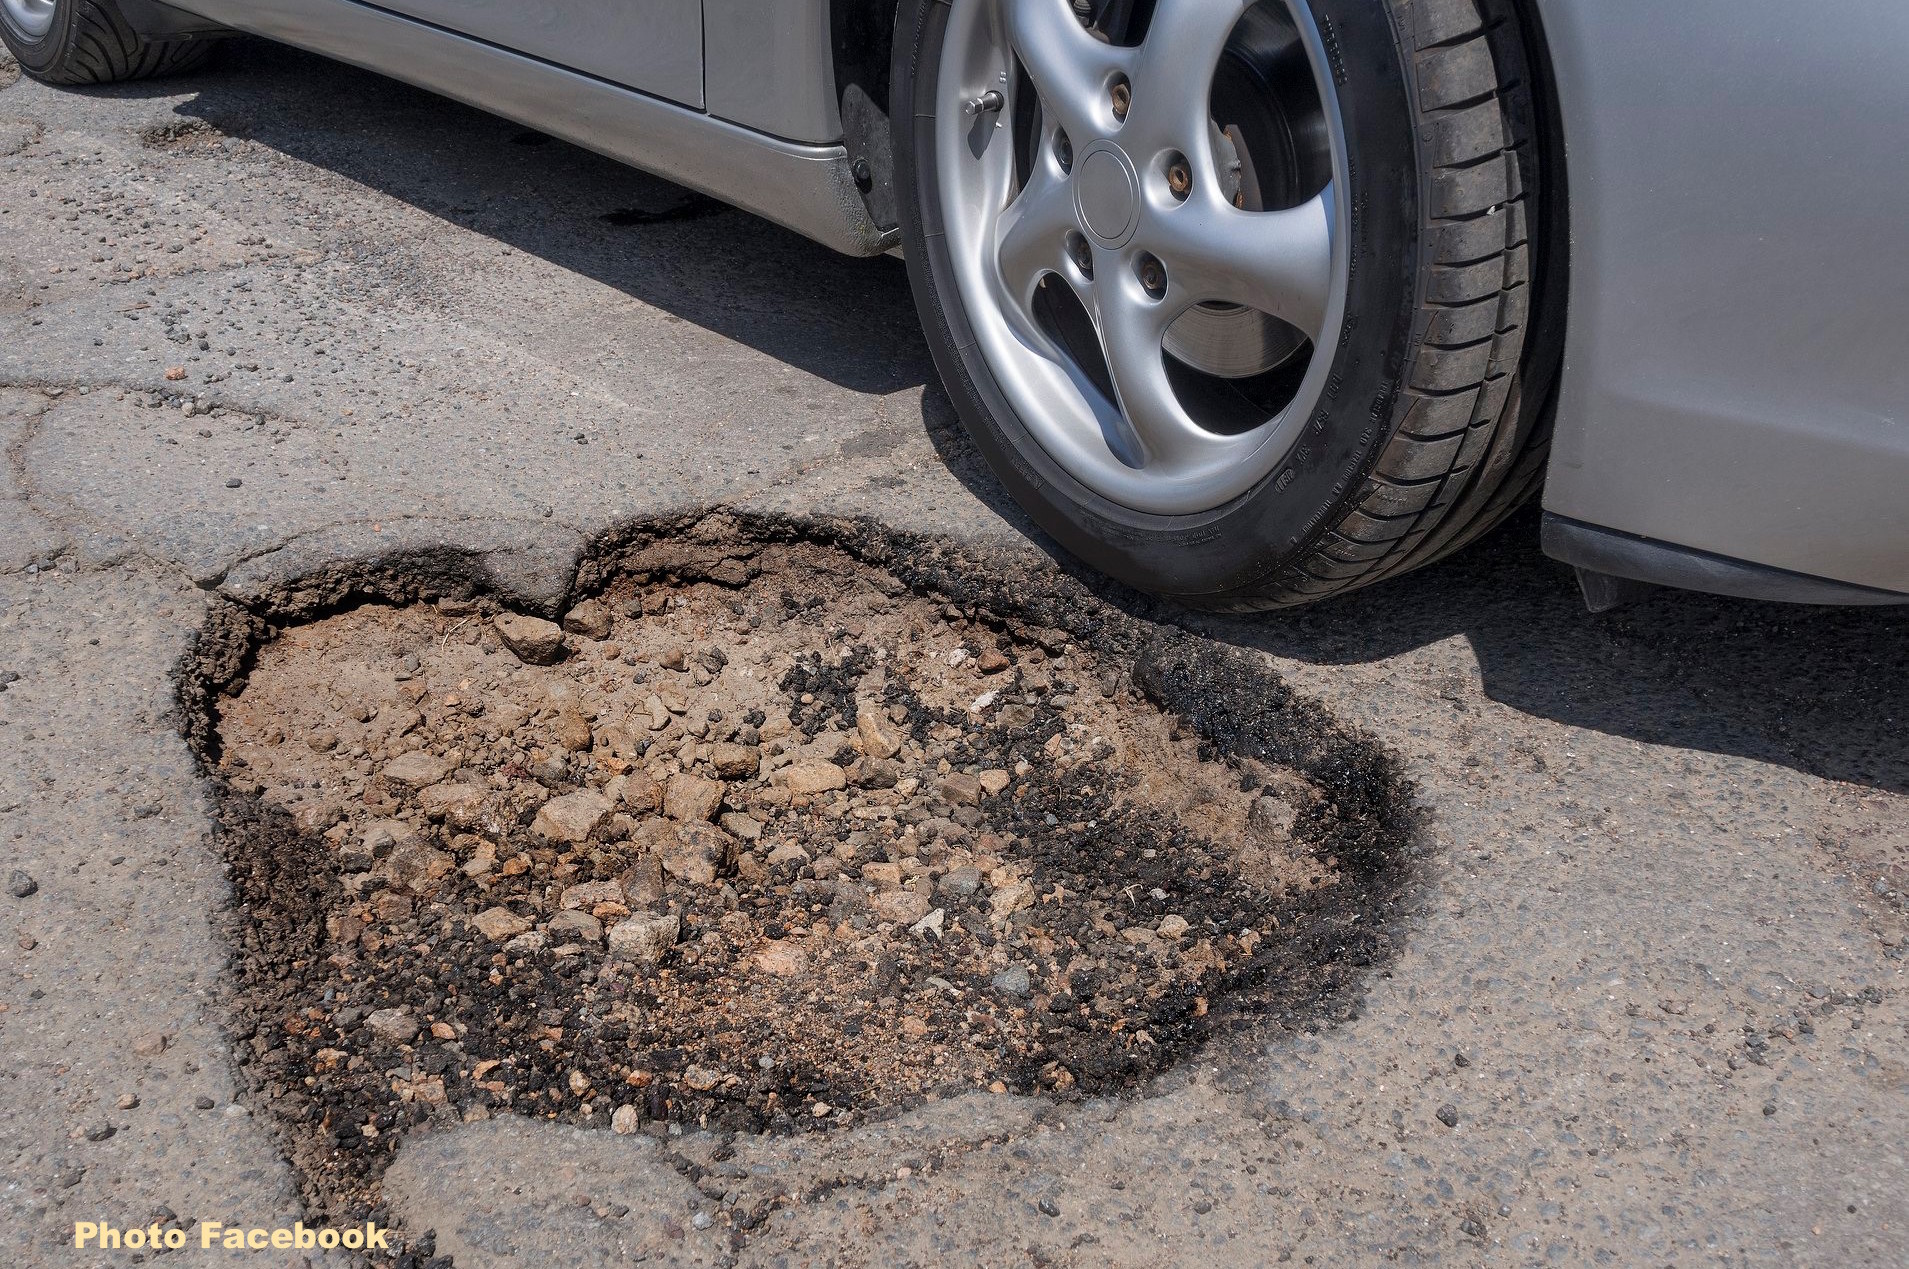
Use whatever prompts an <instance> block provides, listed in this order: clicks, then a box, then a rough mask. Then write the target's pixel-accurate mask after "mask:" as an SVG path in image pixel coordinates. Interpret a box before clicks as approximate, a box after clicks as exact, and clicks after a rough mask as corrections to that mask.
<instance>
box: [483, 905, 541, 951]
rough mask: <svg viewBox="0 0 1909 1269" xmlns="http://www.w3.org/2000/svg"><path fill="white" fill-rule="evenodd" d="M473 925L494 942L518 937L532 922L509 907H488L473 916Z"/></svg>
mask: <svg viewBox="0 0 1909 1269" xmlns="http://www.w3.org/2000/svg"><path fill="white" fill-rule="evenodd" d="M471 927H472V928H473V929H475V930H476V931H477V932H478V933H479V934H482V935H483V936H484V937H485V938H487V939H489V940H490V941H491V942H493V943H502V942H504V941H505V940H507V939H513V938H516V937H517V936H518V935H519V934H522V933H523V932H524V931H525V930H528V929H529V928H530V922H528V921H526V920H525V919H524V918H522V917H520V916H518V915H517V914H516V913H515V912H512V911H511V910H510V909H509V908H503V907H497V908H486V909H484V910H483V911H482V912H480V913H478V914H477V915H476V916H474V917H472V918H471Z"/></svg>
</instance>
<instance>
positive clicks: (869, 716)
mask: <svg viewBox="0 0 1909 1269" xmlns="http://www.w3.org/2000/svg"><path fill="white" fill-rule="evenodd" d="M855 730H856V731H858V732H860V733H861V736H862V752H863V753H865V754H867V755H868V756H869V757H871V758H876V759H883V760H885V759H888V758H892V757H894V756H895V755H896V754H898V753H900V752H901V746H902V735H901V733H900V732H899V731H898V730H897V729H896V727H895V725H894V724H893V723H892V722H890V721H889V718H888V715H887V714H885V713H883V712H882V711H881V710H880V709H879V708H878V707H876V706H874V705H863V706H861V707H860V708H859V709H857V710H856V711H855Z"/></svg>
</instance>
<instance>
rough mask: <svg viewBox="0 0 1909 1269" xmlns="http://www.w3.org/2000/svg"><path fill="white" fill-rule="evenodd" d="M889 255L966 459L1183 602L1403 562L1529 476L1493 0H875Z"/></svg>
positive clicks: (1525, 201)
mask: <svg viewBox="0 0 1909 1269" xmlns="http://www.w3.org/2000/svg"><path fill="white" fill-rule="evenodd" d="M893 82H894V85H895V93H894V100H895V101H896V102H897V103H899V104H902V105H904V106H906V107H907V108H908V113H907V115H906V116H905V117H906V119H907V124H906V125H905V126H903V127H901V128H900V129H898V144H897V147H896V162H897V175H898V185H899V186H900V188H901V189H902V190H904V191H906V194H907V196H906V197H905V198H904V199H903V200H902V201H903V211H902V225H903V233H904V244H905V250H906V253H907V257H908V268H909V273H910V277H911V279H912V281H913V283H914V288H915V295H916V301H917V304H918V306H919V308H920V311H921V316H922V321H923V324H924V326H925V327H926V329H927V332H928V337H929V341H930V344H931V346H932V348H933V352H934V356H935V360H936V363H937V365H938V367H939V369H940V371H941V375H942V379H943V381H944V383H945V384H946V385H947V388H948V391H949V393H950V395H951V396H952V397H953V399H954V403H955V406H956V408H957V410H958V411H959V413H960V415H961V418H962V420H963V422H964V423H965V424H966V426H967V428H968V430H969V431H970V433H971V434H972V435H973V436H974V438H975V440H976V442H977V444H978V445H979V446H980V448H981V449H982V450H983V452H984V453H985V454H986V456H987V458H988V460H989V462H990V463H991V465H992V466H993V468H994V470H995V472H996V473H997V475H999V477H1000V478H1001V479H1002V480H1003V481H1004V482H1005V483H1006V484H1007V486H1008V487H1009V489H1010V491H1011V492H1012V493H1013V494H1014V496H1015V498H1016V499H1017V500H1018V501H1019V502H1020V503H1021V504H1022V505H1023V506H1024V507H1026V508H1027V510H1028V511H1029V513H1030V514H1031V515H1033V517H1034V518H1035V519H1036V520H1037V521H1038V522H1039V523H1040V524H1041V526H1042V527H1043V528H1044V529H1046V530H1047V531H1048V532H1049V533H1051V534H1052V535H1053V536H1054V537H1055V538H1057V539H1058V540H1059V541H1060V542H1061V543H1063V544H1064V545H1065V546H1066V547H1067V548H1068V549H1070V550H1071V551H1073V552H1074V553H1076V554H1077V555H1079V556H1081V557H1082V558H1083V559H1085V560H1086V561H1087V562H1089V563H1090V564H1093V565H1094V566H1096V567H1098V568H1100V569H1101V570H1103V571H1105V572H1107V573H1110V574H1112V575H1113V576H1114V577H1116V578H1118V579H1120V580H1122V581H1125V582H1127V583H1129V584H1132V585H1134V586H1137V587H1139V588H1141V589H1143V590H1149V591H1153V592H1156V593H1161V594H1167V595H1172V596H1174V597H1176V598H1179V599H1181V600H1184V601H1186V602H1189V603H1192V604H1196V605H1198V606H1202V607H1209V608H1221V609H1228V608H1230V609H1251V608H1269V607H1278V606H1282V605H1290V604H1298V603H1304V602H1308V601H1310V600H1313V599H1317V598H1319V597H1321V596H1324V595H1328V594H1331V593H1334V592H1337V591H1341V590H1345V589H1349V588H1352V587H1356V586H1361V585H1364V584H1366V583H1368V582H1371V581H1375V580H1377V579H1379V578H1381V577H1384V576H1387V575H1390V574H1393V573H1397V572H1400V571H1403V570H1405V569H1408V568H1412V567H1416V566H1417V565H1419V564H1422V563H1425V562H1427V561H1428V560H1431V559H1433V558H1436V557H1437V556H1438V555H1440V554H1442V553H1444V552H1445V551H1448V550H1451V549H1454V548H1455V547H1456V546H1457V545H1459V544H1461V543H1462V542H1464V541H1466V540H1469V538H1470V537H1472V536H1475V535H1476V534H1477V533H1479V532H1482V531H1483V530H1484V528H1486V527H1488V526H1489V525H1490V524H1491V523H1494V522H1495V521H1496V520H1497V519H1498V518H1500V517H1502V516H1503V515H1504V514H1505V513H1506V512H1507V511H1509V510H1510V509H1511V508H1512V507H1513V506H1515V505H1516V503H1517V502H1518V501H1519V500H1521V499H1522V497H1523V496H1524V495H1525V494H1526V493H1528V492H1529V491H1530V489H1531V488H1532V487H1534V485H1535V483H1536V479H1537V476H1538V474H1539V473H1540V472H1541V470H1542V462H1543V447H1544V437H1543V436H1542V435H1541V429H1540V427H1539V426H1538V424H1537V419H1538V417H1539V412H1538V411H1537V409H1536V408H1535V405H1536V402H1537V399H1538V398H1539V397H1540V396H1541V395H1542V393H1541V392H1536V391H1533V389H1534V388H1536V387H1541V386H1542V385H1537V384H1532V383H1529V382H1526V379H1527V377H1528V374H1529V372H1530V369H1531V367H1530V366H1529V364H1528V361H1527V349H1526V343H1527V341H1526V329H1527V326H1528V320H1527V319H1528V313H1529V311H1530V304H1529V297H1530V294H1531V291H1532V284H1531V267H1530V266H1531V254H1532V247H1531V238H1532V234H1531V232H1530V229H1531V226H1530V221H1531V219H1532V217H1531V216H1530V215H1529V214H1528V210H1527V209H1528V208H1532V207H1535V206H1536V197H1535V196H1536V188H1537V178H1538V173H1537V171H1536V159H1535V152H1534V147H1533V144H1532V139H1531V134H1532V127H1531V119H1532V102H1531V97H1530V88H1529V79H1528V74H1527V72H1526V70H1525V64H1524V54H1523V45H1522V36H1521V33H1520V31H1519V28H1518V25H1517V21H1516V16H1515V14H1514V13H1512V11H1511V10H1510V9H1509V7H1507V6H1506V4H1505V3H1504V0H1417V2H1416V3H1408V2H1406V0H1258V2H1257V3H1251V2H1248V0H1153V2H1152V3H1149V2H1148V0H1137V2H1134V3H1127V2H1124V0H1115V2H1111V3H1110V2H1108V0H1098V2H1095V0H1080V2H1078V3H1074V2H1070V0H951V2H950V0H902V3H901V6H900V11H899V15H898V20H897V24H896V47H895V61H894V79H893Z"/></svg>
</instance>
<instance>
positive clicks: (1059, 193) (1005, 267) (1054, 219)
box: [995, 160, 1075, 327]
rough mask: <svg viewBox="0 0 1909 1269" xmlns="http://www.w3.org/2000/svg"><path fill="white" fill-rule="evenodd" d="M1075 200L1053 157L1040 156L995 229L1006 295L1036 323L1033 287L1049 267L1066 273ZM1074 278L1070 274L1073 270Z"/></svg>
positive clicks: (1026, 318)
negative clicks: (1042, 158)
mask: <svg viewBox="0 0 1909 1269" xmlns="http://www.w3.org/2000/svg"><path fill="white" fill-rule="evenodd" d="M1074 228H1075V218H1074V202H1073V199H1072V198H1071V197H1070V196H1069V192H1068V189H1067V186H1066V184H1065V183H1064V182H1063V180H1062V179H1061V176H1060V173H1059V172H1057V171H1055V170H1053V164H1052V162H1051V161H1047V160H1043V161H1039V162H1036V163H1035V165H1034V171H1033V173H1032V174H1031V175H1030V176H1029V178H1028V183H1027V185H1026V186H1025V187H1024V188H1023V189H1022V190H1021V192H1020V193H1019V194H1017V195H1015V198H1014V201H1013V202H1011V203H1009V204H1008V205H1007V208H1006V210H1004V211H1003V212H1002V213H1001V218H1000V220H999V222H998V224H997V227H996V230H995V234H996V237H995V261H996V264H997V266H998V267H999V270H1000V276H1001V288H1002V298H1003V299H1004V300H1005V301H1006V303H1007V306H1008V308H1009V309H1010V310H1011V311H1012V313H1013V315H1014V317H1015V318H1016V319H1017V320H1022V321H1025V322H1027V323H1028V325H1029V326H1030V327H1031V326H1032V325H1033V316H1032V308H1031V306H1032V304H1033V302H1034V288H1035V287H1036V286H1037V285H1038V284H1039V283H1040V280H1041V275H1042V274H1045V273H1053V272H1060V273H1067V274H1070V275H1071V269H1070V268H1069V263H1068V260H1067V234H1068V232H1069V231H1070V230H1072V229H1074ZM1070 280H1071V276H1070Z"/></svg>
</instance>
